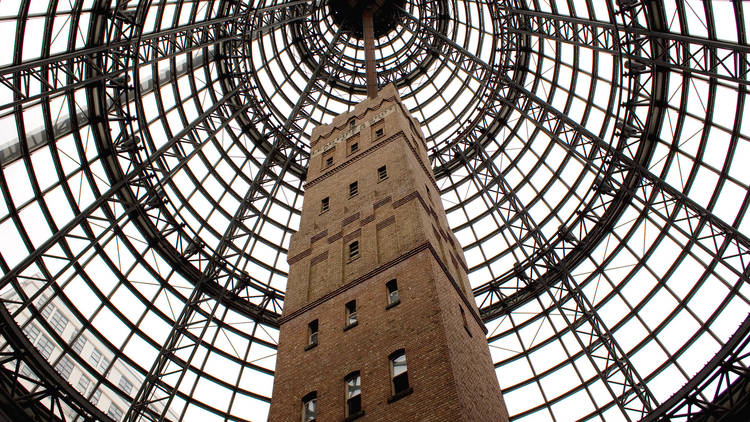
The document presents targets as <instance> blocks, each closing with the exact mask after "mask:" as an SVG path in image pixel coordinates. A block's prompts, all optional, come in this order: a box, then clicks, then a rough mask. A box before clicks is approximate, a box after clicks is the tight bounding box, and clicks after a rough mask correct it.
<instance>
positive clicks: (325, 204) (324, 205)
mask: <svg viewBox="0 0 750 422" xmlns="http://www.w3.org/2000/svg"><path fill="white" fill-rule="evenodd" d="M330 208H331V200H330V198H329V197H327V196H326V197H325V198H323V199H321V200H320V212H321V213H323V212H326V211H328V210H329V209H330Z"/></svg>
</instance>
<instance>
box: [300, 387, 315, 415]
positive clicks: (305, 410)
mask: <svg viewBox="0 0 750 422" xmlns="http://www.w3.org/2000/svg"><path fill="white" fill-rule="evenodd" d="M317 417H318V393H317V392H315V391H313V392H310V393H307V395H305V397H302V422H312V421H315V420H316V418H317Z"/></svg>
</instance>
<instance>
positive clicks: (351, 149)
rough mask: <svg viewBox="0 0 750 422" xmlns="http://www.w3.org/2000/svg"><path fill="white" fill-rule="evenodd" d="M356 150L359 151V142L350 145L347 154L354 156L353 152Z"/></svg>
mask: <svg viewBox="0 0 750 422" xmlns="http://www.w3.org/2000/svg"><path fill="white" fill-rule="evenodd" d="M358 150H359V142H354V143H352V145H351V146H350V147H349V154H354V153H355V152H357V151H358Z"/></svg>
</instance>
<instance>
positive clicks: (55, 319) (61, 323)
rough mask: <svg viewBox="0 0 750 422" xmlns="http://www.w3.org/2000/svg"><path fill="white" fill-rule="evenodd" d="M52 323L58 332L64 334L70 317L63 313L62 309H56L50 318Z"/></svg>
mask: <svg viewBox="0 0 750 422" xmlns="http://www.w3.org/2000/svg"><path fill="white" fill-rule="evenodd" d="M50 324H51V325H52V328H53V329H54V330H55V332H56V333H57V334H62V333H63V331H65V327H67V326H68V318H66V317H65V315H63V314H61V313H60V311H56V312H55V314H54V315H52V319H50Z"/></svg>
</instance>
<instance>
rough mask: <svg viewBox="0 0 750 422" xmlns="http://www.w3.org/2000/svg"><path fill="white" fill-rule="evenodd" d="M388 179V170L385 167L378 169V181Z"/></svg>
mask: <svg viewBox="0 0 750 422" xmlns="http://www.w3.org/2000/svg"><path fill="white" fill-rule="evenodd" d="M387 178H388V170H387V169H386V168H385V166H382V167H380V168H378V180H384V179H387Z"/></svg>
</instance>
